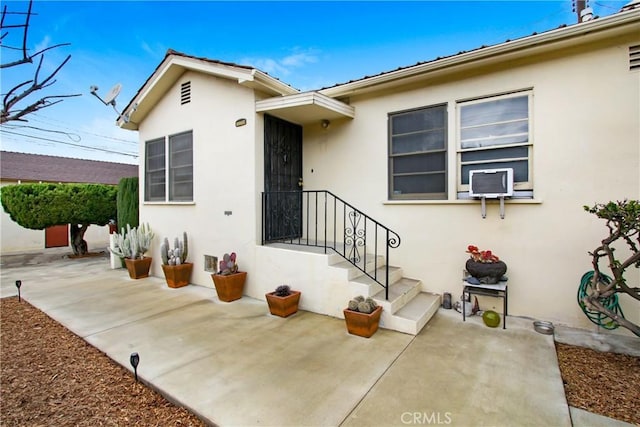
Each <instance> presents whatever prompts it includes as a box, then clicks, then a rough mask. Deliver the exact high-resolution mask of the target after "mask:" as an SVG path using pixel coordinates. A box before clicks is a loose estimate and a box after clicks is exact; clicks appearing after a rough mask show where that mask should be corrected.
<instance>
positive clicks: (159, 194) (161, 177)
mask: <svg viewBox="0 0 640 427" xmlns="http://www.w3.org/2000/svg"><path fill="white" fill-rule="evenodd" d="M144 200H146V201H164V200H165V142H164V138H159V139H155V140H152V141H147V142H146V144H145V194H144Z"/></svg>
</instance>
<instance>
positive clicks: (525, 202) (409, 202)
mask: <svg viewBox="0 0 640 427" xmlns="http://www.w3.org/2000/svg"><path fill="white" fill-rule="evenodd" d="M499 203H500V200H499V199H487V204H488V205H491V204H499ZM504 203H505V205H540V204H542V200H540V199H505V200H504ZM382 204H383V205H477V204H480V199H466V200H386V201H384V202H382Z"/></svg>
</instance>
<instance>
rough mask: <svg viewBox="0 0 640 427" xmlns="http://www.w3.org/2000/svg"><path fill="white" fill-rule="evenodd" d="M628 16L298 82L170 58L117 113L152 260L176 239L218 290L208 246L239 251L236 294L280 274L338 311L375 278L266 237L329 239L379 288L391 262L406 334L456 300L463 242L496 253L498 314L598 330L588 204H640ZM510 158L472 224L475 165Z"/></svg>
mask: <svg viewBox="0 0 640 427" xmlns="http://www.w3.org/2000/svg"><path fill="white" fill-rule="evenodd" d="M638 28H640V8H635V9H633V8H630V9H629V10H622V11H620V12H619V13H616V14H614V15H611V16H608V17H605V18H598V19H593V20H590V21H588V22H582V23H577V24H574V25H570V26H565V27H561V28H558V29H554V30H551V31H548V32H544V33H540V34H534V35H531V36H528V37H524V38H520V39H517V40H512V41H506V42H504V43H502V44H498V45H494V46H489V47H482V48H479V49H476V50H472V51H467V52H460V53H457V54H455V55H452V56H448V57H444V58H438V59H434V60H430V61H426V62H421V63H418V64H415V65H412V66H408V67H403V68H398V69H396V70H394V71H389V72H382V73H380V74H378V75H374V76H370V77H366V78H361V79H356V80H352V81H350V82H347V83H342V84H336V85H335V86H331V87H327V88H322V89H319V90H316V91H308V92H299V91H297V90H296V89H294V88H292V87H290V86H289V85H287V84H285V83H283V82H281V81H279V80H277V79H275V78H273V77H271V76H269V75H267V74H266V73H264V72H262V71H260V70H258V69H255V68H252V67H247V66H241V65H237V64H232V63H225V62H221V61H216V60H210V59H206V58H198V57H194V56H190V55H187V54H184V53H179V52H175V51H172V50H170V51H168V52H167V54H166V56H165V58H164V60H163V61H162V62H161V63H160V64H159V65H158V67H157V68H156V70H155V71H154V72H153V74H152V75H151V76H149V78H148V79H147V81H146V82H145V83H144V84H143V85H142V87H141V88H140V89H139V91H138V92H137V94H136V95H135V97H134V98H133V99H132V100H131V101H130V103H129V104H128V106H127V107H126V108H125V110H124V114H123V116H122V117H121V118H120V119H119V125H120V126H121V127H123V128H125V129H132V130H138V131H139V137H140V158H141V159H144V160H143V161H142V162H141V165H140V183H141V191H140V197H141V199H140V218H141V222H148V223H149V224H150V225H151V227H152V228H153V230H154V231H155V232H156V235H157V236H159V238H157V239H156V240H155V243H154V247H153V248H152V250H151V255H152V256H154V257H159V249H158V248H159V244H160V242H161V238H162V237H164V236H167V237H169V238H173V237H174V236H178V235H180V234H181V233H182V231H186V232H187V233H188V234H189V237H190V242H189V243H190V251H191V252H190V253H191V256H190V260H191V261H192V262H194V264H195V266H194V272H193V275H192V282H193V283H194V284H197V285H202V286H209V287H212V288H213V283H212V280H211V277H210V272H209V271H206V270H205V267H206V262H205V257H207V256H215V257H218V258H220V257H221V256H222V255H223V254H224V253H225V252H231V251H235V252H236V253H237V254H238V262H239V265H240V268H241V270H244V271H247V272H248V279H247V284H246V287H245V295H247V296H250V297H253V298H258V299H264V294H265V293H266V292H269V291H271V290H273V289H274V288H275V287H276V286H277V285H279V284H283V283H286V284H289V285H291V286H292V287H293V288H295V289H298V290H301V291H302V299H301V308H302V309H305V310H310V311H315V312H319V313H325V314H328V315H332V316H337V317H341V316H342V312H341V311H342V308H344V307H345V305H346V303H347V300H348V299H349V298H350V297H352V296H354V295H357V294H365V293H367V294H374V293H376V292H378V291H380V290H382V291H383V293H382V294H379V295H378V298H379V299H381V300H384V299H385V297H384V289H383V286H381V285H370V283H372V280H371V279H370V278H363V277H362V276H360V277H359V278H358V277H356V276H358V275H359V273H358V271H357V270H355V269H353V268H352V269H351V270H349V269H341V268H340V267H342V266H345V265H346V261H345V260H344V259H343V258H342V257H341V256H339V255H335V254H334V250H332V249H329V250H328V251H327V253H328V255H325V254H324V248H322V249H321V250H320V251H319V252H320V253H314V252H311V251H309V250H307V251H304V250H300V249H301V248H300V247H297V246H285V245H278V244H273V242H278V241H287V242H289V243H291V242H294V243H300V244H302V245H303V247H302V249H308V248H307V247H305V245H309V246H312V245H316V244H318V245H320V246H323V245H324V242H329V245H334V244H335V243H334V242H337V244H338V245H339V248H338V249H339V251H341V250H342V249H346V253H345V256H346V257H347V258H350V257H354V256H355V257H356V258H359V259H360V261H359V265H363V263H365V264H367V265H368V267H367V271H369V273H370V274H371V275H373V276H375V277H376V279H378V280H379V281H380V282H381V284H382V285H384V286H386V285H387V282H386V276H387V273H386V272H387V270H386V269H385V268H384V265H385V264H386V262H385V261H386V260H388V264H389V265H390V266H392V267H393V268H391V269H390V270H389V289H390V290H391V291H390V298H389V299H390V300H391V301H392V303H387V305H386V306H385V311H384V313H383V321H382V322H383V323H382V326H383V327H389V328H392V329H398V330H401V331H404V332H408V333H417V332H418V331H419V330H420V328H421V327H422V326H423V325H424V323H425V322H426V321H427V320H428V318H429V317H430V315H431V314H432V313H433V311H434V308H437V307H438V305H439V301H440V300H439V296H440V295H443V294H444V293H445V292H450V293H451V294H452V295H453V298H454V300H456V299H458V298H459V296H460V294H461V292H462V278H463V270H464V265H465V262H466V260H467V258H468V254H466V253H465V251H466V249H467V246H468V245H471V244H473V245H476V246H478V247H480V248H481V249H490V250H492V251H493V253H495V254H496V255H498V256H499V257H500V258H501V259H503V260H504V261H505V262H506V263H507V265H508V272H507V276H508V278H509V280H508V282H507V283H508V286H509V288H508V290H509V301H508V312H509V315H515V316H526V317H530V318H535V319H544V320H549V321H553V322H557V323H561V324H567V325H571V326H577V327H595V326H594V325H592V324H591V323H589V321H588V320H587V319H586V317H585V316H584V314H583V313H582V311H581V310H580V308H579V307H578V304H577V303H576V290H577V287H578V285H579V282H580V278H581V276H582V274H583V273H584V272H586V271H588V270H590V269H591V268H590V262H591V258H590V257H589V255H588V252H589V251H590V250H593V249H594V248H595V247H596V246H597V245H598V243H599V242H600V240H601V239H602V238H604V237H605V235H606V229H605V226H604V222H602V221H601V220H599V219H597V218H596V217H595V216H593V215H591V214H588V213H587V212H585V211H584V209H583V205H593V204H595V203H597V202H607V201H609V200H622V199H625V198H627V199H637V198H639V197H640V31H638ZM502 168H509V169H512V170H513V192H512V193H511V195H510V196H508V197H506V199H505V200H504V206H503V207H501V203H500V202H499V200H500V199H494V198H489V199H486V215H485V216H486V217H483V215H482V211H483V209H482V202H481V200H482V199H481V198H474V197H472V196H471V195H470V186H469V172H470V171H471V170H494V169H502ZM336 196H337V197H336ZM342 201H344V202H346V203H347V204H346V205H345V204H343V202H342ZM263 206H264V209H263ZM352 206H353V207H355V208H357V209H358V210H357V211H354V210H353V209H352ZM501 211H502V215H501ZM354 212H355V213H354ZM502 216H504V218H502ZM366 218H370V219H366ZM365 219H366V220H365ZM371 219H373V220H375V221H376V222H373V221H372V220H371ZM365 223H366V224H367V225H366V226H365V225H364V224H365ZM376 224H381V226H378V225H376ZM387 230H391V231H390V234H389V235H387V234H386V233H387ZM325 233H326V234H325ZM396 233H397V234H396ZM364 236H366V237H364ZM387 236H389V238H387ZM365 238H366V243H365V241H364V239H365ZM387 240H391V246H392V247H391V248H390V249H389V255H388V258H387V253H386V247H387V245H386V244H385V242H386V241H387ZM354 241H355V250H356V253H355V255H354V254H353V253H351V254H350V253H349V252H350V251H353V249H354V246H353V245H350V243H352V242H354ZM398 243H399V245H398ZM395 246H397V247H395ZM365 247H366V250H365V249H364V248H365ZM340 248H342V249H340ZM365 254H367V255H366V256H367V260H364V257H365ZM374 260H375V263H374ZM373 264H376V265H373ZM374 268H380V269H379V270H377V271H378V272H379V273H373V272H372V271H373V269H374ZM152 272H153V274H154V275H157V276H162V270H161V268H160V263H159V262H154V265H153V266H152ZM629 281H630V283H638V281H639V276H638V272H637V271H631V272H630V273H629ZM434 295H435V296H434ZM212 296H215V291H214V290H212ZM405 304H407V305H405ZM621 304H622V306H623V309H625V314H626V316H627V317H628V318H629V319H630V320H631V321H634V322H639V321H640V313H639V312H638V310H637V308H638V305H637V303H634V302H633V301H630V299H629V298H626V299H625V298H622V301H621ZM480 305H481V308H483V309H496V310H497V311H502V302H500V301H499V300H497V299H494V298H482V299H481V304H480ZM403 306H404V307H403Z"/></svg>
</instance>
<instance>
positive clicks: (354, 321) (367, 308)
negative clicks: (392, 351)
mask: <svg viewBox="0 0 640 427" xmlns="http://www.w3.org/2000/svg"><path fill="white" fill-rule="evenodd" d="M343 313H344V320H345V323H346V324H347V331H348V332H349V333H350V334H352V335H358V336H361V337H365V338H369V337H371V336H372V335H373V334H375V333H376V331H377V330H378V324H379V323H380V315H381V314H382V307H381V306H379V305H378V304H377V303H376V302H375V301H374V300H373V298H366V299H365V298H364V297H363V296H362V295H358V296H357V297H355V298H354V299H352V300H351V301H349V305H348V306H347V308H345V309H344V310H343Z"/></svg>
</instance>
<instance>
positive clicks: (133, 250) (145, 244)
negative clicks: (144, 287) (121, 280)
mask: <svg viewBox="0 0 640 427" xmlns="http://www.w3.org/2000/svg"><path fill="white" fill-rule="evenodd" d="M153 237H154V234H153V231H151V228H150V227H149V225H148V224H141V225H140V226H139V227H133V228H131V226H130V225H129V224H127V230H126V231H125V229H124V227H123V228H122V229H121V232H120V233H118V234H117V235H116V247H115V249H110V250H111V252H113V253H114V254H115V255H116V256H119V257H120V258H124V262H125V265H126V267H127V271H128V272H129V277H131V278H132V279H142V278H143V277H149V269H150V268H151V261H152V259H153V258H151V257H145V256H144V254H145V253H146V252H147V251H148V250H149V247H150V246H151V241H152V240H153Z"/></svg>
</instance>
